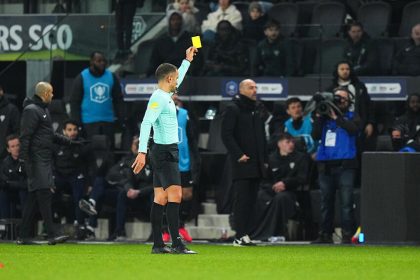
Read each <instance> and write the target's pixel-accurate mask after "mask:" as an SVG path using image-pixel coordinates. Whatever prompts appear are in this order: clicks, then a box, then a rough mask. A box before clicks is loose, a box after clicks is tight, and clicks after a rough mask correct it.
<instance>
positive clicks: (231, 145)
mask: <svg viewBox="0 0 420 280" xmlns="http://www.w3.org/2000/svg"><path fill="white" fill-rule="evenodd" d="M222 140H223V143H224V144H225V146H226V148H227V150H228V153H229V156H230V159H231V161H232V167H233V168H232V169H233V174H232V175H233V192H234V200H233V218H234V223H235V230H236V238H235V240H234V242H233V245H234V246H250V245H255V244H254V243H252V242H251V239H250V238H249V236H248V234H249V233H250V231H251V230H252V226H253V225H252V224H251V223H250V221H251V220H252V216H253V211H254V210H255V209H254V208H255V204H256V199H257V193H258V189H259V184H260V179H261V178H262V177H263V175H264V173H265V166H264V164H265V163H267V162H268V160H267V155H266V140H265V134H264V121H263V118H262V111H261V109H260V106H259V104H258V101H257V85H256V84H255V82H254V81H253V80H250V79H246V80H243V81H242V82H241V83H240V84H239V95H237V96H235V97H234V100H233V102H232V104H231V105H230V106H229V107H227V108H226V114H225V116H224V117H223V122H222Z"/></svg>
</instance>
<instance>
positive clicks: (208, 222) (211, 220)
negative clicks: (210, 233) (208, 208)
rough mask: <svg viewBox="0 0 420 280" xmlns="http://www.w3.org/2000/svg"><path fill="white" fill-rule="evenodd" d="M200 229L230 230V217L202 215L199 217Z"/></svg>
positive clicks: (224, 215)
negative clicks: (217, 228)
mask: <svg viewBox="0 0 420 280" xmlns="http://www.w3.org/2000/svg"><path fill="white" fill-rule="evenodd" d="M198 227H220V228H230V225H229V215H227V214H221V215H218V214H200V215H198Z"/></svg>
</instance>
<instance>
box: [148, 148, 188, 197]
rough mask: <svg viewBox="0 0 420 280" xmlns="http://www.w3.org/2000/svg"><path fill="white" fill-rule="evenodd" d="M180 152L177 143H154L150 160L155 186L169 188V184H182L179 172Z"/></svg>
mask: <svg viewBox="0 0 420 280" xmlns="http://www.w3.org/2000/svg"><path fill="white" fill-rule="evenodd" d="M178 161H179V154H178V145H177V144H169V145H162V144H156V143H155V144H153V145H152V148H151V150H150V162H151V164H152V169H153V187H154V188H158V187H162V188H163V189H167V188H168V187H169V186H172V185H178V186H181V176H180V174H179V166H178Z"/></svg>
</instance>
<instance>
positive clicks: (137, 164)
mask: <svg viewBox="0 0 420 280" xmlns="http://www.w3.org/2000/svg"><path fill="white" fill-rule="evenodd" d="M145 164H146V154H145V153H138V155H137V157H136V159H135V160H134V163H133V164H132V165H131V168H133V172H134V174H139V173H140V171H141V170H142V169H143V167H144V165H145Z"/></svg>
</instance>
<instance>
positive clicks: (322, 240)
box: [311, 233, 334, 244]
mask: <svg viewBox="0 0 420 280" xmlns="http://www.w3.org/2000/svg"><path fill="white" fill-rule="evenodd" d="M311 243H312V244H333V243H334V242H333V240H332V236H331V234H328V233H319V235H318V238H317V239H316V240H314V241H312V242H311Z"/></svg>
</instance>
